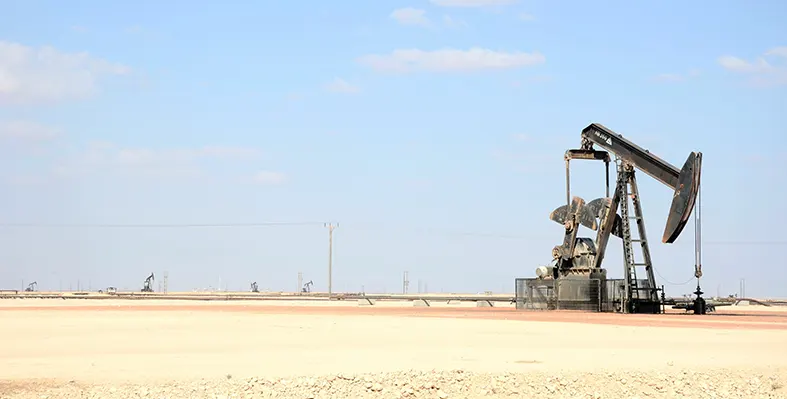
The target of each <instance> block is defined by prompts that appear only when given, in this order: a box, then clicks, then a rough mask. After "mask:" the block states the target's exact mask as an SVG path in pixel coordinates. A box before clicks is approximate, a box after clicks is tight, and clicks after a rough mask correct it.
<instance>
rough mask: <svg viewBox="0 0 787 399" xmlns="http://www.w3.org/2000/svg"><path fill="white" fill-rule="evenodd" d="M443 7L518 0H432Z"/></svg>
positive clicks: (508, 3) (498, 4)
mask: <svg viewBox="0 0 787 399" xmlns="http://www.w3.org/2000/svg"><path fill="white" fill-rule="evenodd" d="M430 1H431V2H432V4H434V5H438V6H441V7H492V6H506V5H511V4H516V3H517V0H430Z"/></svg>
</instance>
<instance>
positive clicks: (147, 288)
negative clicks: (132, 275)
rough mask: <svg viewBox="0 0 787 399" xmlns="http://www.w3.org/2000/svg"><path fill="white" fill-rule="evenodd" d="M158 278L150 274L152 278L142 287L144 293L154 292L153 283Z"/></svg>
mask: <svg viewBox="0 0 787 399" xmlns="http://www.w3.org/2000/svg"><path fill="white" fill-rule="evenodd" d="M155 279H156V278H155V277H154V276H153V273H150V276H148V278H146V279H145V283H144V285H143V286H142V292H153V281H154V280H155Z"/></svg>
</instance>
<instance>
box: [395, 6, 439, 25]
mask: <svg viewBox="0 0 787 399" xmlns="http://www.w3.org/2000/svg"><path fill="white" fill-rule="evenodd" d="M391 18H393V19H394V20H395V21H396V22H398V23H400V24H402V25H420V26H429V25H430V22H429V18H427V17H426V10H422V9H419V8H412V7H405V8H400V9H397V10H394V11H393V12H392V13H391Z"/></svg>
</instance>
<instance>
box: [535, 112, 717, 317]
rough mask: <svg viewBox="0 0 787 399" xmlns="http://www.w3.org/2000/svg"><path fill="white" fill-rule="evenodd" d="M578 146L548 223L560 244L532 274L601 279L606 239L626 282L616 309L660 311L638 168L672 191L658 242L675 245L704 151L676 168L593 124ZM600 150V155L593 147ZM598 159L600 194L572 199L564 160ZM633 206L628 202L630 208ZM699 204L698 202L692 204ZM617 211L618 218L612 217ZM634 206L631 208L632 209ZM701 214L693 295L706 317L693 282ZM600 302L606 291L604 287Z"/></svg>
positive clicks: (699, 271)
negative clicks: (562, 196) (616, 244)
mask: <svg viewBox="0 0 787 399" xmlns="http://www.w3.org/2000/svg"><path fill="white" fill-rule="evenodd" d="M581 138H582V142H581V147H580V148H579V149H571V150H568V151H566V154H565V161H566V205H563V206H561V207H559V208H557V209H555V210H554V211H553V212H552V214H550V219H552V220H553V221H555V222H557V223H560V224H562V225H563V226H564V227H565V236H564V239H563V244H562V245H559V246H556V247H555V248H554V249H553V250H552V257H553V261H554V262H553V266H550V267H544V266H541V267H539V268H538V269H537V270H536V274H537V275H538V277H539V278H552V279H555V280H557V279H561V278H571V279H577V278H580V279H581V278H583V277H586V278H591V279H593V278H598V279H599V280H602V281H605V280H606V270H605V269H603V268H602V267H601V265H602V261H603V260H604V252H605V250H606V247H607V243H608V241H609V236H610V234H612V235H615V236H616V237H620V238H621V240H622V241H623V255H624V285H623V287H621V289H622V300H621V302H620V308H619V309H618V310H619V311H622V312H624V313H660V312H661V303H662V301H661V300H660V299H659V295H658V291H659V288H658V287H657V285H656V281H655V277H654V275H653V263H652V259H651V256H650V248H649V246H648V240H647V235H646V232H645V222H644V219H643V215H642V205H641V203H640V197H639V189H638V188H637V179H636V174H635V171H636V170H640V171H642V172H644V173H645V174H647V175H649V176H651V177H653V178H654V179H656V180H657V181H659V182H661V183H662V184H664V185H666V186H667V187H669V188H671V189H673V190H674V196H673V200H672V206H671V208H670V211H669V215H668V217H667V223H666V226H665V228H664V234H663V236H662V242H663V243H667V244H671V243H673V242H675V240H676V239H677V238H678V236H679V235H680V233H681V232H682V230H683V228H684V227H685V226H686V223H687V222H688V220H689V217H690V216H691V212H692V210H693V208H694V206H695V202H697V198H698V197H699V190H700V169H701V166H702V153H701V152H692V153H690V154H689V157H688V159H686V162H685V163H684V164H683V168H681V169H678V168H677V167H675V166H673V165H671V164H670V163H668V162H666V161H664V160H662V159H661V158H659V157H657V156H655V155H653V154H651V153H650V152H649V151H648V150H645V149H643V148H641V147H639V146H637V145H636V144H634V143H632V142H631V141H629V140H627V139H625V138H624V137H623V136H622V135H620V134H618V133H615V132H613V131H612V130H610V129H608V128H606V127H604V126H603V125H600V124H597V123H592V124H590V125H589V126H587V127H586V128H585V129H583V130H582V134H581ZM594 146H598V147H600V148H602V149H603V150H606V151H602V150H596V149H594ZM610 153H611V154H613V155H614V156H615V158H616V159H615V163H616V166H617V182H616V186H615V191H614V194H613V195H612V197H610V193H609V188H610V187H609V163H610ZM571 160H600V161H604V163H605V164H606V185H607V187H606V197H604V198H598V199H595V200H593V201H591V202H589V203H587V204H585V201H584V200H583V199H582V198H580V197H573V198H572V197H571V184H570V167H569V165H570V161H571ZM629 201H631V203H629ZM697 204H699V203H698V202H697ZM618 208H620V215H618ZM632 208H633V209H632ZM699 214H700V212H699V209H698V211H697V212H695V269H694V275H695V277H696V278H697V290H696V291H695V294H696V295H697V298H696V299H695V300H694V312H695V313H700V314H704V313H705V302H704V300H703V299H702V297H701V295H702V294H703V292H702V291H701V289H700V285H699V279H700V277H701V276H702V258H701V247H700V237H699V236H700V227H699V226H700V220H699ZM631 220H635V221H636V225H637V237H634V236H633V235H632V229H631V227H632V226H631V223H630V221H631ZM580 225H582V226H585V227H587V228H590V229H591V230H596V231H597V234H596V238H595V240H593V239H591V238H587V237H577V233H578V232H579V227H580ZM635 243H639V246H640V249H641V252H642V254H641V257H639V260H635V259H637V258H635V256H634V244H635ZM638 269H644V272H645V276H646V278H645V279H643V280H639V279H638V278H637V271H638ZM601 290H602V293H601V294H600V295H602V297H605V296H606V295H607V294H606V292H604V291H605V285H602V289H601ZM662 297H663V292H662Z"/></svg>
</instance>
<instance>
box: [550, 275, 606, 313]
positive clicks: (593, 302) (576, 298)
mask: <svg viewBox="0 0 787 399" xmlns="http://www.w3.org/2000/svg"><path fill="white" fill-rule="evenodd" d="M555 293H556V294H557V303H556V309H558V310H584V311H589V312H599V311H601V301H602V295H601V280H599V279H576V280H574V279H560V280H557V289H556V290H555Z"/></svg>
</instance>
